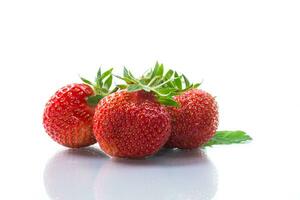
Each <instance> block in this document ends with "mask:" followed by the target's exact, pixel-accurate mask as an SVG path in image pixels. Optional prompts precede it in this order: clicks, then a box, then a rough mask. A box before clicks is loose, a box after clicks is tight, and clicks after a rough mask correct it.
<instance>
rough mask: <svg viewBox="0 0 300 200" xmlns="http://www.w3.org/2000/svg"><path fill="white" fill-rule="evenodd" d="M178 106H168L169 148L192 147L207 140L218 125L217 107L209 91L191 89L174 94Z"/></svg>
mask: <svg viewBox="0 0 300 200" xmlns="http://www.w3.org/2000/svg"><path fill="white" fill-rule="evenodd" d="M175 100H176V101H177V102H178V103H179V104H180V107H179V108H175V107H168V111H169V113H170V115H171V118H172V131H171V136H170V138H169V140H168V142H167V144H166V145H165V146H166V147H169V148H174V147H176V148H180V149H193V148H197V147H200V146H201V145H203V144H205V143H206V142H208V141H209V140H210V139H211V138H212V137H213V136H214V134H215V132H216V130H217V127H218V107H217V103H216V101H215V98H214V97H213V96H211V95H210V94H209V93H207V92H205V91H203V90H198V89H191V90H188V91H186V92H184V93H182V94H181V95H178V96H175Z"/></svg>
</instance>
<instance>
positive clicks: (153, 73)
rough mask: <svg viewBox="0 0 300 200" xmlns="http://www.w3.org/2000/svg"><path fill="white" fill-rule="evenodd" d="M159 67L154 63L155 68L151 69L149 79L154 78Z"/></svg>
mask: <svg viewBox="0 0 300 200" xmlns="http://www.w3.org/2000/svg"><path fill="white" fill-rule="evenodd" d="M159 66H160V65H159V64H158V62H156V64H155V67H154V69H153V71H152V74H151V78H150V79H152V78H154V77H155V76H156V75H157V71H158V70H159V69H158V68H159Z"/></svg>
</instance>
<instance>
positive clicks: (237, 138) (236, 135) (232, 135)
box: [203, 131, 252, 147]
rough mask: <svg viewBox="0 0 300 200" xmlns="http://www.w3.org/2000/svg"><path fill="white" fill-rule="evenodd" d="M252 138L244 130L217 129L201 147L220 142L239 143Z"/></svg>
mask: <svg viewBox="0 0 300 200" xmlns="http://www.w3.org/2000/svg"><path fill="white" fill-rule="evenodd" d="M250 140H252V138H251V137H250V136H249V135H247V133H245V132H244V131H217V132H216V134H215V136H214V137H213V138H212V139H211V140H209V141H208V142H207V143H206V144H205V145H203V147H206V146H212V145H221V144H240V143H244V142H247V141H250Z"/></svg>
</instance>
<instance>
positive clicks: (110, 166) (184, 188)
mask: <svg viewBox="0 0 300 200" xmlns="http://www.w3.org/2000/svg"><path fill="white" fill-rule="evenodd" d="M216 191H217V171H216V168H215V166H214V165H213V163H212V162H211V161H210V160H209V159H208V158H207V157H206V155H205V154H204V152H202V151H201V150H192V151H182V150H162V151H160V152H159V153H158V154H157V155H156V156H153V157H151V158H148V159H144V160H126V159H111V160H110V161H109V162H106V163H105V165H104V166H103V167H101V169H99V173H98V175H97V179H96V182H95V186H94V194H95V199H97V200H120V199H130V200H141V199H143V200H148V199H149V200H150V199H151V200H153V199H160V200H167V199H168V200H169V199H170V200H177V199H178V200H184V199H191V200H209V199H212V198H213V197H214V195H215V193H216Z"/></svg>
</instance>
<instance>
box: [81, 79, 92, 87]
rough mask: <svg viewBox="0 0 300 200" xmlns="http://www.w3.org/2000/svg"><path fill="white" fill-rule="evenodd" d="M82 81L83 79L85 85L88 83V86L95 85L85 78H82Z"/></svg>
mask: <svg viewBox="0 0 300 200" xmlns="http://www.w3.org/2000/svg"><path fill="white" fill-rule="evenodd" d="M80 79H81V80H82V81H83V82H84V83H86V84H88V85H93V83H92V82H91V81H89V80H87V79H85V78H83V77H80Z"/></svg>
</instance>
